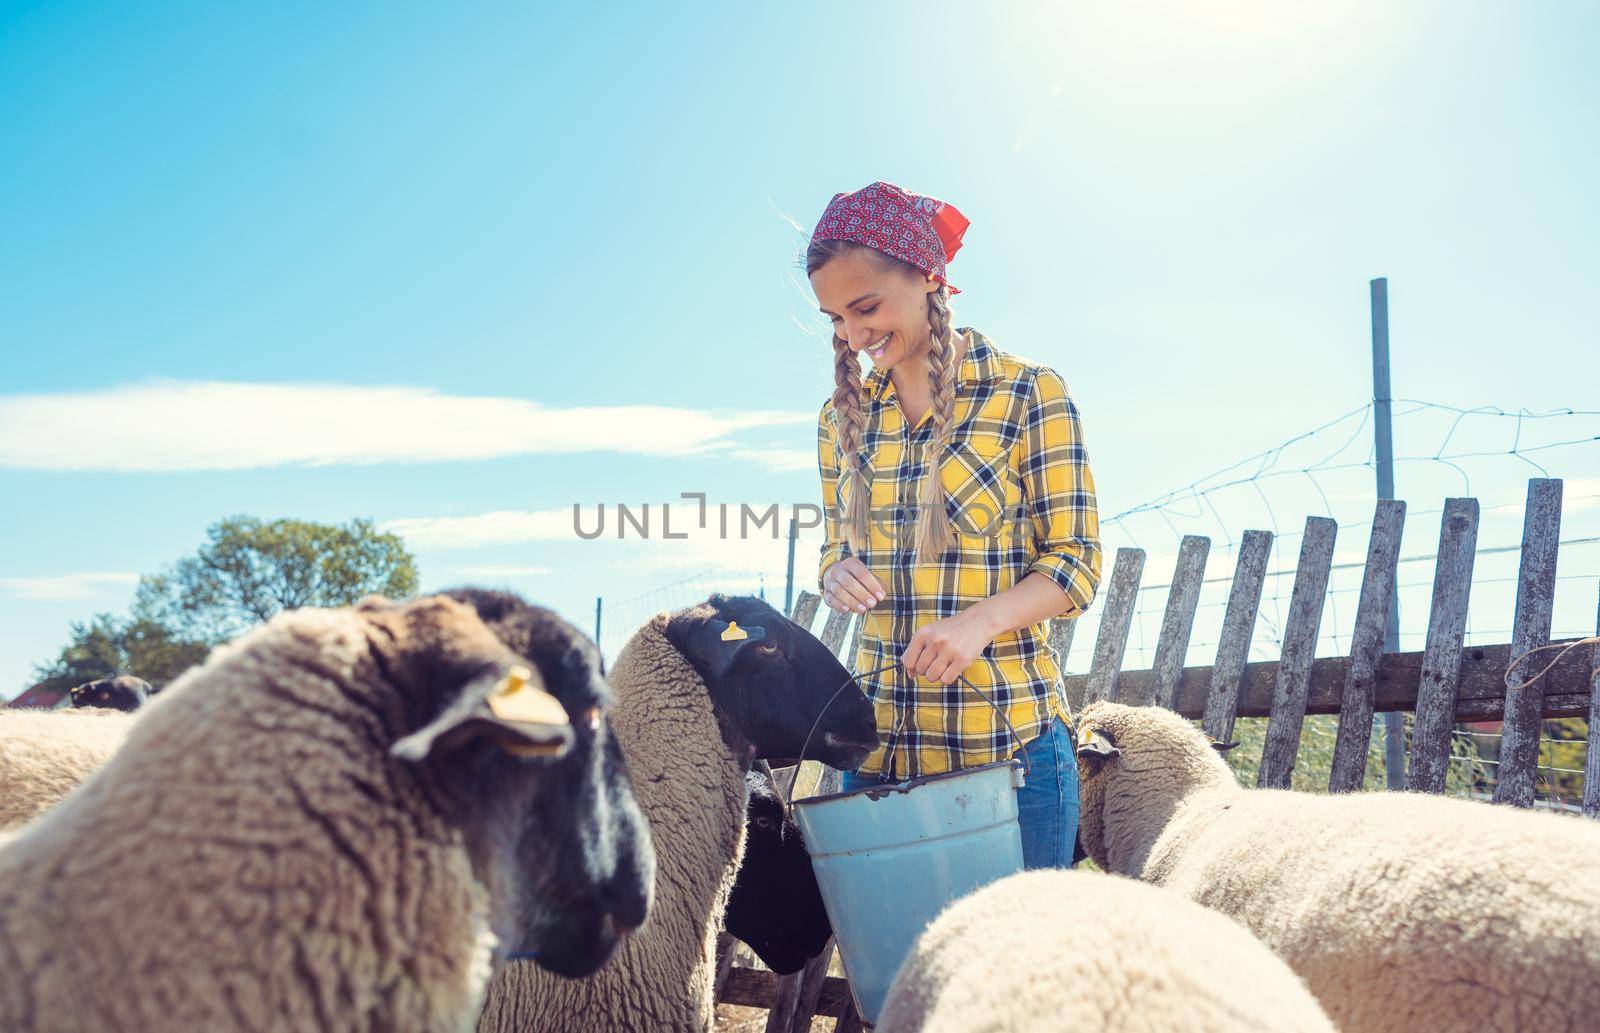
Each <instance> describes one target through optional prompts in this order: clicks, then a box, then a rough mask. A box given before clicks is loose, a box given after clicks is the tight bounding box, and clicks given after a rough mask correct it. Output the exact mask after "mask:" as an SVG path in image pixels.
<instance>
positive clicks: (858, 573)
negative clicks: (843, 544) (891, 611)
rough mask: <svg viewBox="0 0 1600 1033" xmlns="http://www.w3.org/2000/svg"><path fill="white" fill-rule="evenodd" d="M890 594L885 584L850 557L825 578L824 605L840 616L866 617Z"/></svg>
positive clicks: (824, 576) (831, 569)
mask: <svg viewBox="0 0 1600 1033" xmlns="http://www.w3.org/2000/svg"><path fill="white" fill-rule="evenodd" d="M886 594H887V593H886V592H884V590H883V582H881V581H879V580H878V579H877V577H876V576H874V575H873V573H872V571H870V570H868V569H867V565H866V564H865V563H862V562H861V561H860V560H859V559H857V558H856V557H854V556H846V557H845V558H844V559H842V560H840V561H839V562H838V563H835V564H834V565H833V566H831V567H829V568H828V572H827V573H826V574H824V575H823V576H822V601H823V602H825V603H827V604H828V608H829V609H832V610H837V611H838V612H840V613H850V612H852V611H853V612H855V613H866V612H867V611H868V610H870V609H872V608H873V607H874V606H877V605H878V604H879V603H881V602H883V598H884V596H885V595H886Z"/></svg>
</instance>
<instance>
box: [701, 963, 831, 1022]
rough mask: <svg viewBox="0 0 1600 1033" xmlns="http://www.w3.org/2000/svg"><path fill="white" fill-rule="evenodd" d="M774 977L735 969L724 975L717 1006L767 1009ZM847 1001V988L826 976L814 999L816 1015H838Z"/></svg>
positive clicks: (775, 978)
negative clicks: (732, 1005)
mask: <svg viewBox="0 0 1600 1033" xmlns="http://www.w3.org/2000/svg"><path fill="white" fill-rule="evenodd" d="M777 982H778V976H776V975H774V974H773V973H771V972H768V971H767V970H766V969H759V968H736V969H734V970H733V971H732V972H730V973H729V974H728V983H727V985H726V986H725V987H724V988H723V992H722V998H721V1000H720V1001H719V1003H721V1004H737V1005H739V1006H741V1007H744V1008H771V1007H772V995H773V991H774V989H775V988H776V984H777ZM849 1000H850V987H849V986H848V985H847V984H846V983H845V981H844V980H843V979H840V978H839V977H838V976H829V977H828V978H827V979H826V980H824V981H823V984H822V993H821V994H820V995H819V996H818V998H817V1014H818V1015H838V1014H839V1011H840V1009H841V1008H842V1007H843V1005H844V1004H845V1003H846V1002H848V1001H849Z"/></svg>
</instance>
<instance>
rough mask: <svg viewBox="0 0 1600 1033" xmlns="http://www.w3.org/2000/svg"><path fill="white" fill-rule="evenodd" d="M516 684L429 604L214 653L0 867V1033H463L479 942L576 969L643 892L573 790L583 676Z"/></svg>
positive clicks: (484, 639) (482, 953)
mask: <svg viewBox="0 0 1600 1033" xmlns="http://www.w3.org/2000/svg"><path fill="white" fill-rule="evenodd" d="M528 663H529V660H528V658H523V657H520V656H519V655H518V654H516V653H514V652H513V651H511V650H510V649H508V648H507V647H506V646H505V645H504V644H503V643H502V642H501V641H500V640H499V639H497V638H496V637H495V636H494V635H493V634H492V633H491V632H490V630H489V629H488V628H487V627H485V625H484V624H483V623H482V622H481V621H480V620H479V619H478V617H477V616H476V615H475V614H474V613H473V611H472V609H471V608H470V607H468V606H464V605H462V604H460V603H458V602H455V601H454V600H450V599H444V598H439V597H428V598H423V599H419V600H415V601H412V602H410V603H406V604H399V605H397V604H393V603H389V602H387V601H386V600H382V599H378V598H373V599H369V600H367V601H366V602H364V603H362V604H361V605H360V606H358V607H354V608H346V609H340V610H298V611H290V612H287V613H283V614H280V615H279V616H277V617H275V618H273V619H272V620H271V621H270V622H269V623H267V624H266V625H264V626H262V627H260V628H257V629H256V630H254V631H252V632H250V633H248V634H246V635H245V636H243V637H242V638H240V639H239V640H237V641H235V642H234V643H232V644H230V645H226V646H222V647H219V648H218V649H216V650H214V651H213V652H212V654H211V656H210V657H209V658H208V659H207V660H206V662H205V663H204V664H202V665H201V666H199V667H197V668H195V669H192V670H191V671H189V672H188V673H187V674H185V675H184V676H183V677H181V678H180V679H178V681H177V682H176V683H174V685H173V686H172V687H170V688H169V689H167V690H166V691H164V692H163V693H162V694H161V695H160V696H159V697H158V698H157V700H156V702H154V703H153V704H151V706H150V707H148V708H147V709H146V711H145V712H144V713H143V714H142V715H141V716H140V717H139V718H138V720H137V721H136V723H135V724H134V726H133V727H132V729H131V730H130V732H129V734H128V739H127V742H126V743H125V744H124V745H123V747H122V749H120V750H119V751H117V753H116V755H115V756H113V757H112V758H111V760H110V761H109V762H107V763H106V765H105V766H104V767H102V768H101V769H100V770H99V771H97V772H96V773H94V774H93V775H91V776H90V777H89V778H88V779H87V780H86V781H85V782H84V783H83V785H82V786H81V787H80V788H79V789H78V790H77V791H76V792H74V793H73V794H71V795H70V796H69V797H68V798H67V799H65V800H64V801H62V802H61V804H60V805H58V806H57V807H55V808H54V809H52V810H51V811H49V812H48V813H46V814H45V815H43V816H41V817H40V818H39V819H38V820H36V821H34V822H32V823H30V824H29V825H27V826H25V827H23V828H22V829H21V830H19V831H18V832H16V834H15V835H14V836H12V837H11V838H10V839H9V840H8V841H7V842H6V843H5V846H4V849H3V850H0V1029H4V1030H7V1031H8V1033H46V1031H56V1030H63V1031H64V1030H84V1029H95V1030H104V1031H124V1030H127V1031H132V1030H150V1029H185V1030H201V1029H203V1030H207V1031H222V1033H227V1031H244V1030H252V1031H254V1030H265V1029H281V1030H291V1029H292V1030H302V1029H325V1030H331V1029H338V1030H365V1031H379V1030H401V1029H404V1030H424V1031H435V1030H438V1031H443V1030H455V1031H459V1030H463V1029H470V1028H471V1025H472V1022H473V1019H474V1016H475V1015H476V1012H477V1009H478V1006H479V1004H480V1003H481V1000H482V990H483V987H484V985H485V984H486V982H487V979H488V977H489V974H490V963H491V957H490V950H491V948H492V946H493V945H494V944H495V943H496V942H498V944H499V945H500V950H502V951H503V952H504V953H505V955H506V956H508V957H535V956H536V957H537V958H538V960H539V962H540V963H541V964H547V965H549V966H550V967H552V968H554V969H557V970H561V971H565V972H567V973H569V974H571V975H583V974H586V973H587V972H588V971H592V969H593V967H594V966H596V965H598V964H600V963H602V962H603V961H604V960H605V959H606V957H607V956H608V955H609V954H610V952H611V950H612V949H613V948H614V947H615V945H616V943H617V941H618V939H619V937H620V936H621V935H622V934H623V932H624V931H625V930H626V929H629V928H635V927H637V926H638V925H639V924H640V923H641V922H642V921H643V919H644V913H643V905H644V904H646V903H647V901H648V886H649V883H650V881H651V879H652V878H653V871H652V869H651V865H650V863H649V854H648V852H647V851H643V850H641V851H636V852H635V853H634V854H633V858H632V864H631V865H630V866H629V867H628V868H627V869H626V870H624V869H622V868H620V867H619V866H618V864H617V861H618V857H617V855H616V854H615V853H613V852H612V851H611V847H610V844H614V843H615V842H616V841H617V840H618V838H620V835H619V832H618V830H617V829H616V827H615V826H616V825H617V824H619V823H625V822H626V820H627V816H626V815H619V814H618V813H616V811H615V809H614V808H610V807H600V806H596V802H597V801H599V800H602V799H614V797H608V796H607V794H606V793H604V792H603V791H601V790H600V789H598V788H596V789H592V790H590V791H588V792H587V793H586V794H584V795H582V796H579V797H577V798H576V799H574V798H572V797H571V796H570V795H569V789H570V784H571V781H572V780H573V779H588V780H594V779H598V778H599V777H601V775H602V773H603V772H604V770H605V769H604V765H602V764H597V763H595V762H594V752H595V749H594V738H595V734H596V729H598V728H602V727H603V726H604V723H605V713H604V711H605V708H606V707H607V705H608V704H609V702H610V701H609V698H608V694H607V691H606V689H605V685H604V683H603V681H602V680H601V678H600V676H599V672H598V669H595V670H592V671H583V670H579V669H574V670H573V671H571V672H570V673H571V674H572V675H575V676H573V677H562V678H560V679H556V680H551V681H549V682H546V681H545V679H544V676H543V675H542V674H541V673H539V672H538V671H536V670H531V669H529V666H528ZM572 763H577V764H578V766H579V767H580V769H581V770H580V771H579V772H576V773H571V774H569V775H568V776H567V777H564V778H563V777H557V776H560V775H561V772H562V769H564V768H566V767H568V766H569V765H570V764H572ZM633 818H634V820H635V821H638V820H639V816H638V814H637V811H635V812H634V815H633ZM638 833H639V834H640V835H641V836H643V835H645V833H644V829H643V826H642V825H640V826H639V827H638ZM646 841H647V839H646ZM107 873H114V875H115V878H114V879H107V878H106V877H105V876H106V874H107ZM86 878H92V879H93V880H94V882H95V892H93V893H79V892H72V891H71V887H73V886H75V885H77V884H79V883H80V882H82V881H83V880H84V879H86ZM596 898H600V899H602V900H604V901H607V902H609V910H602V909H598V908H596V907H594V906H593V901H594V900H595V899H596ZM569 908H570V909H571V914H574V915H576V916H577V919H578V921H576V922H574V921H571V920H569V919H568V918H567V916H566V915H564V914H563V912H564V911H567V910H568V909H569ZM596 916H598V917H596Z"/></svg>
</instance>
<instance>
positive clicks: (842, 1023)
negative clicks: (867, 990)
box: [833, 987, 865, 1033]
mask: <svg viewBox="0 0 1600 1033" xmlns="http://www.w3.org/2000/svg"><path fill="white" fill-rule="evenodd" d="M848 989H849V988H848V987H847V988H846V990H847V991H848ZM864 1028H865V1027H864V1026H863V1025H862V1022H861V1015H860V1014H859V1013H858V1012H857V1011H856V1002H855V998H853V997H851V996H849V994H848V992H847V993H846V995H845V999H844V1010H843V1011H841V1012H840V1013H839V1021H838V1022H836V1023H834V1026H833V1033H862V1030H863V1029H864Z"/></svg>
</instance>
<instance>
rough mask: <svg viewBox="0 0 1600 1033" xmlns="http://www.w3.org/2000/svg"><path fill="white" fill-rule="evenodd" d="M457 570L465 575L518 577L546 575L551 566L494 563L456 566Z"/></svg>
mask: <svg viewBox="0 0 1600 1033" xmlns="http://www.w3.org/2000/svg"><path fill="white" fill-rule="evenodd" d="M455 572H456V573H457V574H460V575H462V576H463V577H481V578H490V579H492V578H516V577H544V576H545V575H546V574H549V573H550V568H549V567H507V566H494V565H493V564H490V565H487V566H479V567H456V568H455Z"/></svg>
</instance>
